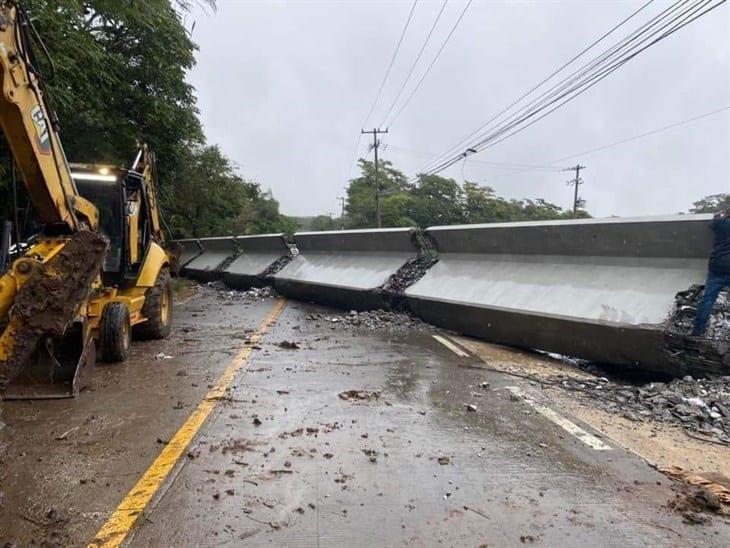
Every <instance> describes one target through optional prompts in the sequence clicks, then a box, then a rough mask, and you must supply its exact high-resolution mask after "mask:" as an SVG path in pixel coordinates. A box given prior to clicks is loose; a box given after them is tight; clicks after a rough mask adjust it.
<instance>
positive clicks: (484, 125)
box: [422, 0, 654, 171]
mask: <svg viewBox="0 0 730 548" xmlns="http://www.w3.org/2000/svg"><path fill="white" fill-rule="evenodd" d="M653 1H654V0H649V1H648V2H647V3H646V4H644V5H642V6H641V7H640V8H639V9H637V10H636V11H634V12H633V13H631V14H629V16H628V17H626V18H625V19H623V20H622V21H620V22H619V23H618V24H616V25H615V26H614V27H613V28H611V29H610V30H608V31H607V32H605V33H604V34H602V35H601V36H600V37H599V38H597V39H596V40H594V41H593V42H591V43H590V44H589V45H588V46H586V47H585V48H583V50H581V51H580V52H579V53H578V54H577V55H575V56H573V57H572V58H571V59H569V60H568V61H566V62H565V63H564V64H563V65H561V66H560V67H559V68H558V69H556V70H555V71H553V72H552V73H551V74H550V75H549V76H547V77H546V78H544V79H543V80H541V81H540V82H539V83H537V84H536V85H535V86H533V87H532V88H531V89H529V90H527V91H526V92H525V93H523V94H522V95H521V96H520V97H518V98H517V99H516V100H514V101H513V102H512V103H510V104H509V105H507V106H506V107H504V108H503V109H502V110H501V111H499V112H498V113H497V114H494V115H493V116H492V117H491V118H489V120H487V121H486V122H484V123H483V124H482V125H481V126H479V127H478V128H476V129H475V130H474V131H472V132H471V133H470V134H469V135H467V136H466V137H463V138H462V139H461V140H459V142H458V143H455V144H454V145H452V146H451V147H449V148H448V149H447V152H445V153H443V154H442V155H441V156H440V157H439V160H440V159H441V158H443V157H446V156H448V155H450V154H453V152H454V151H455V150H457V149H460V148H461V147H462V145H464V144H465V143H466V142H467V141H468V140H469V139H471V138H472V137H474V136H475V135H476V134H478V133H479V132H480V131H481V130H483V129H484V128H485V127H487V126H488V125H489V124H490V123H492V122H493V121H494V120H496V119H497V118H498V117H499V116H501V115H502V114H504V113H506V112H508V111H509V110H510V109H511V108H512V107H514V106H515V105H516V104H518V103H519V102H520V101H522V100H523V99H525V98H526V97H528V96H529V95H530V94H531V93H533V92H534V91H535V90H537V89H538V88H539V87H540V86H542V85H543V84H545V83H547V82H549V81H550V80H551V79H553V78H554V77H555V76H557V75H558V74H559V73H561V72H562V71H563V70H565V68H567V67H568V66H569V65H570V64H572V63H573V62H574V61H576V60H577V59H579V58H580V57H582V56H583V55H584V54H585V53H587V52H588V51H589V50H591V49H593V48H594V47H595V46H597V45H598V44H600V43H601V42H602V41H603V40H605V39H606V38H607V37H608V36H610V35H611V34H613V33H614V32H615V31H616V30H618V29H619V28H620V27H621V26H623V25H624V24H626V23H627V22H628V21H630V20H631V19H632V18H634V17H635V16H636V15H638V14H639V13H640V12H641V11H642V10H644V9H645V8H647V7H648V6H649V5H650V4H651V3H652V2H653ZM426 169H427V167H426V168H425V169H424V170H422V171H426Z"/></svg>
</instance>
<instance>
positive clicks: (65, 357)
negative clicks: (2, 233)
mask: <svg viewBox="0 0 730 548" xmlns="http://www.w3.org/2000/svg"><path fill="white" fill-rule="evenodd" d="M34 40H35V41H36V42H39V43H41V44H42V42H41V41H40V38H39V37H38V34H37V32H36V30H35V28H34V26H33V23H32V21H31V20H30V18H29V17H28V16H27V14H26V13H25V11H24V10H23V8H22V6H21V5H20V4H19V3H18V2H16V1H12V0H0V85H1V86H2V90H1V93H0V126H2V129H3V133H4V134H5V139H6V142H7V144H8V146H9V147H10V150H11V152H12V155H13V158H14V160H15V162H16V164H17V166H18V168H19V170H20V173H21V176H22V179H23V181H24V183H25V187H26V189H27V192H28V196H29V198H30V202H31V204H32V208H33V211H34V213H35V215H36V217H37V219H38V220H39V221H40V222H41V223H42V225H43V233H42V234H41V236H40V237H39V238H38V239H37V240H36V241H35V243H34V244H33V245H32V246H31V247H30V249H28V251H27V252H26V253H25V254H24V255H23V256H22V257H20V258H18V259H16V260H15V262H14V263H13V264H12V265H11V266H10V268H9V269H8V270H7V271H6V272H4V273H3V275H2V277H1V278H0V394H1V393H2V392H3V391H4V390H5V388H6V386H7V384H8V382H9V381H10V380H11V379H12V378H13V377H14V376H15V375H16V374H17V372H18V371H19V370H20V369H22V368H25V367H29V366H30V364H35V365H37V366H40V367H39V368H38V370H39V371H41V372H42V373H41V374H42V376H43V377H47V378H46V379H45V380H46V381H47V382H49V383H53V382H54V381H55V380H57V379H56V377H61V378H63V377H68V376H69V374H70V376H71V379H69V382H70V383H71V384H72V385H74V384H75V383H76V378H75V375H76V371H77V369H78V365H79V363H80V362H82V361H84V360H85V359H88V358H89V357H90V356H91V354H92V353H93V352H92V351H93V340H92V339H91V336H90V330H89V329H88V327H87V326H86V322H85V320H84V317H85V310H84V308H85V307H86V306H87V301H88V298H89V294H90V292H91V289H92V284H94V282H95V281H96V280H98V279H99V272H100V270H101V265H102V261H103V259H104V254H105V251H106V248H107V241H106V239H105V238H104V237H103V236H102V235H101V234H99V233H98V232H97V229H98V223H99V220H98V211H97V208H96V207H95V206H94V204H93V203H91V202H90V201H88V200H86V199H84V198H83V197H82V196H81V195H80V194H79V192H78V191H77V189H76V186H75V184H74V181H73V179H72V177H71V172H70V169H69V166H68V163H67V161H66V157H65V154H64V152H63V148H62V146H61V142H60V139H59V137H58V133H57V123H56V122H55V120H54V117H53V114H52V112H51V110H50V109H49V108H48V105H47V102H46V100H45V99H44V90H43V81H42V75H41V71H40V68H39V67H40V65H39V63H38V62H37V59H36V58H35V56H34V54H33V50H32V48H31V43H32V42H33V41H34ZM44 51H45V50H44ZM70 338H73V339H74V340H73V342H72V343H69V339H70Z"/></svg>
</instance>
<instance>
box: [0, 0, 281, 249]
mask: <svg viewBox="0 0 730 548" xmlns="http://www.w3.org/2000/svg"><path fill="white" fill-rule="evenodd" d="M195 4H199V5H202V6H207V7H211V8H214V7H215V2H214V1H212V0H200V1H196V0H173V1H171V0H145V1H135V0H25V2H24V4H23V5H24V6H25V7H26V9H27V11H28V12H29V14H30V15H31V17H32V18H33V21H34V25H35V27H36V28H37V29H38V32H39V35H40V36H41V38H42V39H43V41H44V43H45V45H46V47H47V48H48V51H49V52H50V55H51V58H52V59H53V69H52V68H51V66H50V64H49V63H48V62H47V61H45V60H44V59H43V56H42V55H40V51H38V52H37V53H38V54H39V55H38V57H39V58H40V62H41V66H42V68H43V73H44V75H45V76H46V78H45V84H46V87H47V88H48V92H49V94H48V95H49V97H50V98H51V103H52V106H53V107H54V109H55V110H56V112H57V115H58V119H59V121H60V124H61V130H60V135H61V140H62V142H63V147H64V150H65V152H66V156H67V157H68V158H69V160H70V161H76V162H88V163H113V164H116V165H120V166H122V167H124V166H128V165H129V163H130V161H131V160H132V155H133V154H134V152H135V149H136V146H137V144H138V143H140V142H146V143H148V144H149V145H150V147H151V148H152V150H154V151H155V153H156V155H157V160H158V171H159V176H160V180H159V181H158V182H159V185H160V193H161V194H162V196H163V197H164V198H163V214H166V216H167V217H169V224H170V225H171V227H172V229H173V232H174V233H175V235H176V236H182V235H193V234H194V235H196V236H208V235H221V234H230V233H231V231H232V230H241V231H244V232H246V233H249V232H251V233H253V232H258V231H279V230H290V231H291V230H294V229H295V226H293V222H292V221H291V220H289V219H287V218H285V217H284V216H282V215H281V214H280V213H279V209H278V203H277V202H276V200H274V199H273V197H271V195H270V193H263V192H262V191H261V188H260V186H259V185H258V184H256V183H255V182H252V181H246V180H244V179H243V178H242V177H240V176H239V175H237V174H236V172H235V169H234V167H233V166H232V164H231V163H230V161H229V160H228V159H227V158H225V156H224V155H222V154H221V152H220V150H218V149H217V148H216V147H212V146H208V145H207V144H206V142H205V137H204V135H203V130H202V127H201V124H200V121H199V119H198V111H197V106H196V101H195V93H194V91H195V90H194V89H193V88H192V86H191V85H190V84H188V83H187V82H186V80H185V75H186V73H187V71H188V70H190V69H191V68H192V67H193V65H194V64H195V51H196V46H195V44H194V43H193V42H192V40H191V38H190V35H189V34H188V32H187V31H186V29H185V28H184V26H183V23H182V18H181V11H182V10H185V9H189V8H190V7H191V6H193V5H195ZM51 77H52V78H51ZM9 161H10V155H9V152H8V150H7V146H6V145H5V144H4V143H3V146H2V147H0V166H2V167H0V193H1V195H2V199H0V203H1V204H2V206H3V207H2V211H0V214H3V215H4V218H9V217H10V214H11V211H10V209H11V207H10V203H11V200H9V199H6V198H7V197H8V187H9V184H8V179H9V177H8V173H9V169H8V167H7V166H9ZM193 200H194V203H193Z"/></svg>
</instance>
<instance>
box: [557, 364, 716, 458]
mask: <svg viewBox="0 0 730 548" xmlns="http://www.w3.org/2000/svg"><path fill="white" fill-rule="evenodd" d="M557 377H558V378H557V379H556V382H550V383H548V384H552V385H557V386H560V387H562V388H564V389H566V390H568V391H569V392H572V393H574V394H577V395H578V394H580V395H583V396H587V397H589V398H590V399H591V401H592V402H593V403H594V404H595V405H596V406H598V407H601V408H603V409H605V410H606V411H609V412H612V413H615V414H620V415H621V416H623V417H624V418H627V419H629V420H632V421H638V422H641V421H645V420H656V421H659V422H664V423H672V424H676V425H679V426H682V427H683V428H684V429H685V430H686V431H688V432H690V433H695V434H699V435H701V436H702V438H706V439H707V440H714V441H718V442H720V443H725V444H730V376H725V377H717V378H708V379H695V378H693V377H691V376H686V377H684V378H682V379H675V380H673V381H671V382H666V383H664V382H652V383H649V384H645V385H643V386H636V385H630V384H622V383H617V382H613V381H610V380H608V379H607V378H605V377H599V378H596V379H595V380H593V379H574V378H560V377H562V375H558V376H557Z"/></svg>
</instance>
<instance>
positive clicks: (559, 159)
mask: <svg viewBox="0 0 730 548" xmlns="http://www.w3.org/2000/svg"><path fill="white" fill-rule="evenodd" d="M726 110H730V105H728V106H726V107H722V108H719V109H717V110H713V111H710V112H706V113H704V114H700V115H699V116H694V117H692V118H687V119H686V120H682V121H681V122H675V123H674V124H669V125H668V126H663V127H660V128H657V129H652V130H651V131H647V132H646V133H641V134H639V135H634V136H632V137H627V138H626V139H621V140H620V141H614V142H613V143H609V144H607V145H602V146H598V147H595V148H589V149H588V150H584V151H583V152H579V153H578V154H571V155H570V156H563V157H562V158H558V159H556V160H553V161H551V162H548V163H550V164H557V163H558V162H562V161H564V160H570V159H571V158H576V157H578V156H585V155H586V154H593V153H594V152H599V151H601V150H606V149H607V148H612V147H615V146H618V145H623V144H624V143H630V142H631V141H636V140H637V139H643V138H644V137H649V136H651V135H655V134H657V133H661V132H663V131H667V130H669V129H673V128H675V127H679V126H683V125H685V124H689V123H691V122H696V121H697V120H702V119H703V118H707V117H709V116H713V115H715V114H719V113H720V112H725V111H726Z"/></svg>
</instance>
